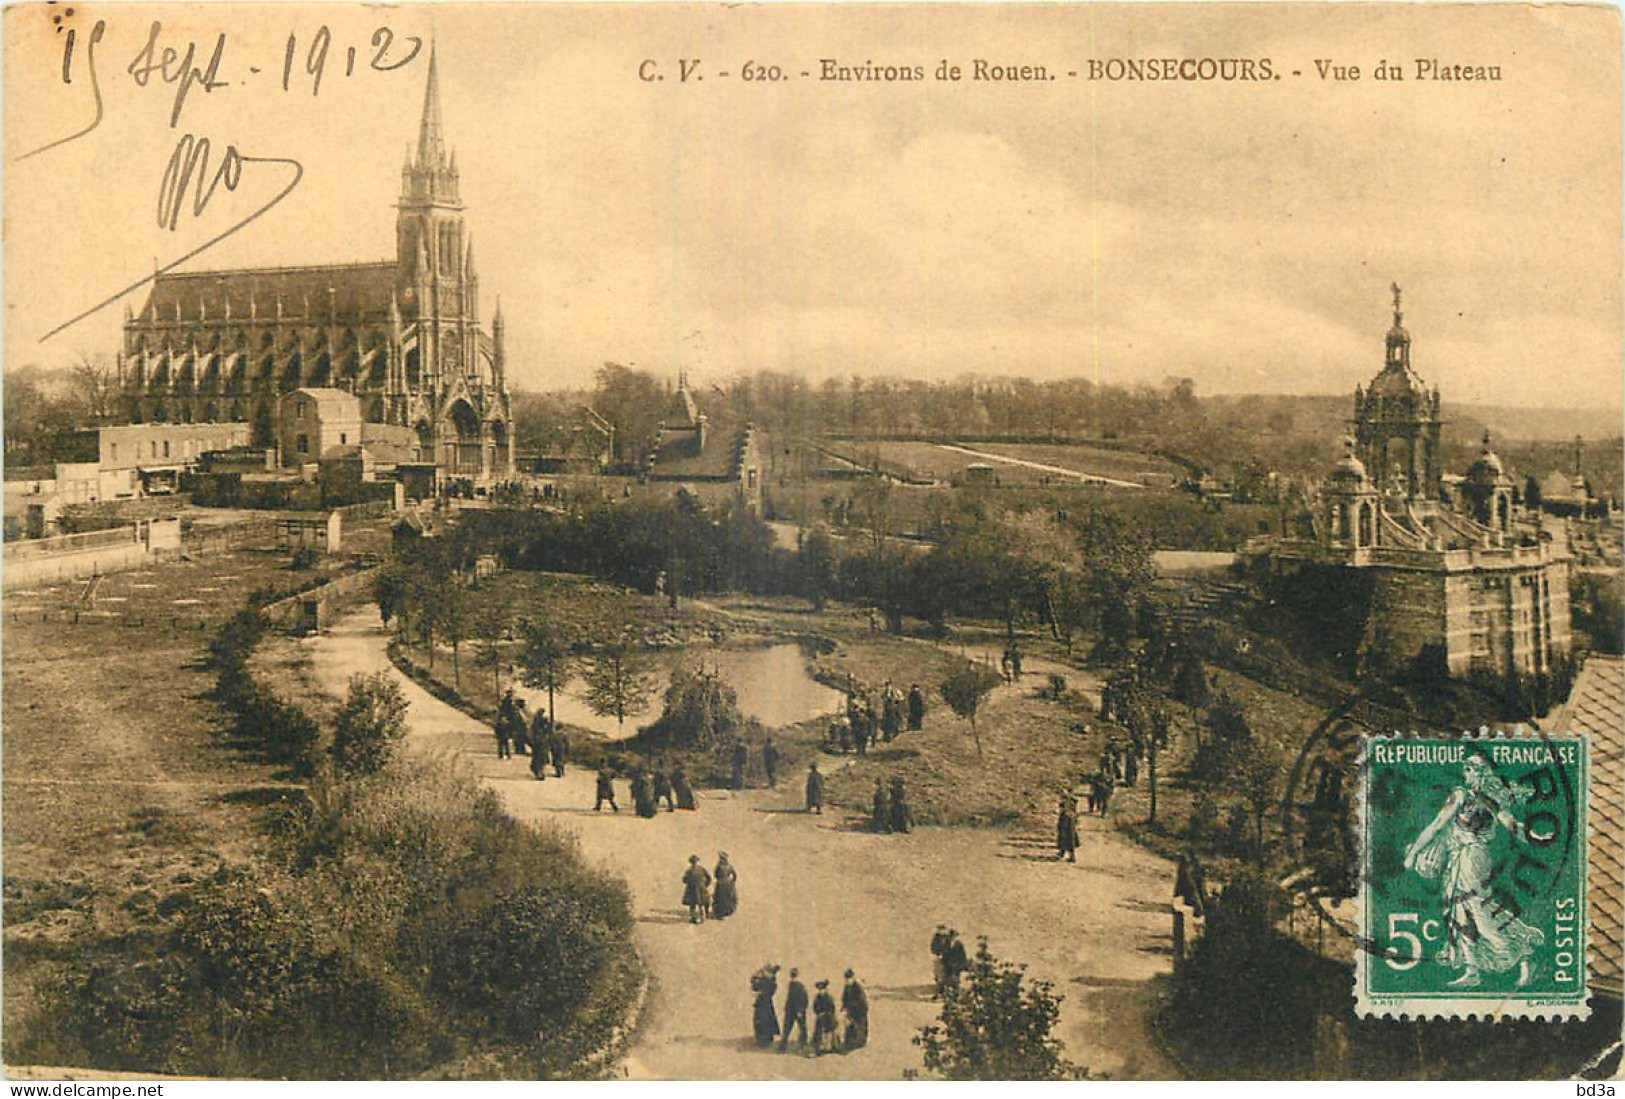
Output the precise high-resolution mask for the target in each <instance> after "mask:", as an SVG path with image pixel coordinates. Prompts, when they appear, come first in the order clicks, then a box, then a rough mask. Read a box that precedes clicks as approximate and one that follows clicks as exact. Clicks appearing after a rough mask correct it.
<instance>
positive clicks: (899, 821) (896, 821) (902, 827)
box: [886, 778, 912, 835]
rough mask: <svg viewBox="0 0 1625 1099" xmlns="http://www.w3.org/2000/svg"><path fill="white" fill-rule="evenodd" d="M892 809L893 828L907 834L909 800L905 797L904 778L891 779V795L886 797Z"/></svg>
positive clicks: (899, 832) (898, 832)
mask: <svg viewBox="0 0 1625 1099" xmlns="http://www.w3.org/2000/svg"><path fill="white" fill-rule="evenodd" d="M886 800H887V803H888V808H889V809H890V810H891V830H892V831H893V832H895V833H897V834H898V835H907V834H908V827H909V824H910V823H912V822H911V821H910V820H909V812H908V800H907V799H906V798H904V797H903V780H902V779H900V778H894V779H892V780H891V796H890V797H889V798H887V799H886Z"/></svg>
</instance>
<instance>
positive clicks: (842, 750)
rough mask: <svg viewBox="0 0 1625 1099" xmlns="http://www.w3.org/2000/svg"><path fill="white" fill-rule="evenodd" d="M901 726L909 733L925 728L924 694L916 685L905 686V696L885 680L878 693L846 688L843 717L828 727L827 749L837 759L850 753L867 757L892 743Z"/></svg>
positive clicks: (853, 686) (855, 687)
mask: <svg viewBox="0 0 1625 1099" xmlns="http://www.w3.org/2000/svg"><path fill="white" fill-rule="evenodd" d="M905 724H906V725H907V728H908V729H909V731H910V732H918V731H919V729H920V727H921V726H922V725H924V724H925V693H924V692H923V691H921V690H920V685H919V684H918V683H911V684H909V688H908V693H907V694H906V695H905V694H903V692H901V691H899V690H898V689H897V688H896V687H894V686H892V682H891V680H889V679H888V680H887V681H886V682H885V683H884V684H882V686H881V688H880V690H879V691H878V692H870V691H868V690H863V689H860V688H858V687H857V686H855V685H849V686H848V687H847V692H846V713H845V714H843V715H842V716H840V717H837V718H836V719H835V720H834V721H833V722H831V723H830V727H829V733H828V738H827V739H828V748H829V750H830V751H832V752H836V753H839V754H840V755H846V754H847V753H848V752H851V751H854V750H855V751H856V752H857V753H858V755H860V756H862V755H868V753H869V749H870V748H873V747H875V746H876V745H877V744H879V743H881V742H882V741H885V742H887V743H890V742H891V741H893V740H895V739H896V738H897V735H898V734H899V733H901V732H902V731H903V728H904V726H905Z"/></svg>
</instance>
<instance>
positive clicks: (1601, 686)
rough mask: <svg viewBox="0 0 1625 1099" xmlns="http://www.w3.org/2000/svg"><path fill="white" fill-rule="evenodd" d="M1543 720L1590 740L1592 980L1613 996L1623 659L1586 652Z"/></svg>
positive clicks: (1623, 896) (1623, 820)
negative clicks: (1570, 685)
mask: <svg viewBox="0 0 1625 1099" xmlns="http://www.w3.org/2000/svg"><path fill="white" fill-rule="evenodd" d="M1543 724H1544V725H1545V726H1546V727H1548V728H1550V729H1551V730H1552V731H1553V732H1555V733H1572V734H1575V735H1584V736H1585V738H1586V739H1587V741H1588V742H1589V743H1590V754H1591V802H1590V818H1591V833H1590V836H1589V837H1588V847H1587V852H1586V853H1587V859H1588V862H1589V864H1590V866H1589V879H1588V880H1589V890H1588V892H1589V902H1590V908H1591V986H1592V987H1593V988H1595V989H1597V990H1598V991H1602V992H1607V993H1609V994H1611V995H1613V996H1616V997H1617V996H1619V995H1620V993H1621V987H1620V985H1621V973H1620V970H1621V962H1622V961H1625V942H1622V939H1621V930H1620V924H1621V917H1622V915H1625V660H1621V659H1620V658H1619V657H1615V656H1599V655H1592V656H1591V657H1589V658H1588V659H1587V660H1586V663H1585V667H1584V668H1582V669H1581V670H1580V674H1579V676H1577V677H1576V678H1575V681H1574V689H1573V690H1572V691H1571V692H1570V693H1569V700H1568V702H1567V703H1566V704H1565V705H1564V706H1563V707H1562V708H1561V709H1560V710H1559V711H1558V712H1556V713H1554V714H1553V715H1552V717H1551V719H1550V720H1549V721H1547V722H1544V723H1543Z"/></svg>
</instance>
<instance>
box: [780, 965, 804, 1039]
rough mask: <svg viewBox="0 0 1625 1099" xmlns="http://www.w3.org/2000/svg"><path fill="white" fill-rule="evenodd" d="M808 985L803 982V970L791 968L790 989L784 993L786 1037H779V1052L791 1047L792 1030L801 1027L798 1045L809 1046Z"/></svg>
mask: <svg viewBox="0 0 1625 1099" xmlns="http://www.w3.org/2000/svg"><path fill="white" fill-rule="evenodd" d="M807 1003H808V1001H807V986H806V985H804V984H802V983H801V971H800V970H799V969H792V970H790V989H789V991H788V992H786V993H785V994H784V1037H782V1038H780V1039H779V1052H780V1053H783V1052H784V1051H785V1050H787V1049H789V1048H790V1031H792V1030H796V1029H799V1030H800V1036H799V1037H797V1039H796V1045H798V1046H800V1047H801V1048H802V1049H803V1050H805V1049H806V1048H807Z"/></svg>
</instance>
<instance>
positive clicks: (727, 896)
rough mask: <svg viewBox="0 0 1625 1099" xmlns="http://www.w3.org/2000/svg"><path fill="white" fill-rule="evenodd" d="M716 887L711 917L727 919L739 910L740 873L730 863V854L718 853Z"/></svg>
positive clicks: (713, 892) (712, 895)
mask: <svg viewBox="0 0 1625 1099" xmlns="http://www.w3.org/2000/svg"><path fill="white" fill-rule="evenodd" d="M714 880H715V882H716V887H715V889H714V890H713V891H712V893H711V915H713V916H715V917H716V918H717V919H719V920H722V919H727V918H728V917H729V916H731V915H733V914H734V912H735V911H736V910H737V909H738V908H739V871H737V870H735V869H734V867H733V863H731V862H729V861H728V852H726V851H719V852H717V869H716V874H715V875H714Z"/></svg>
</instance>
